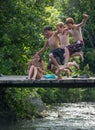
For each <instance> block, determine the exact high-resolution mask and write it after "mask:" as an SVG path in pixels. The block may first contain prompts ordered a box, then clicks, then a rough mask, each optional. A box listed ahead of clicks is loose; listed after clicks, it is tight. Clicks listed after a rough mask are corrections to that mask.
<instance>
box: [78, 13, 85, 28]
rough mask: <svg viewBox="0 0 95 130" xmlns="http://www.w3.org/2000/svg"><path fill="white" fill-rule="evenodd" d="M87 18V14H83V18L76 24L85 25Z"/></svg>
mask: <svg viewBox="0 0 95 130" xmlns="http://www.w3.org/2000/svg"><path fill="white" fill-rule="evenodd" d="M87 19H88V15H87V14H83V20H82V22H81V23H80V24H78V25H77V27H82V26H84V25H85V23H86V21H87Z"/></svg>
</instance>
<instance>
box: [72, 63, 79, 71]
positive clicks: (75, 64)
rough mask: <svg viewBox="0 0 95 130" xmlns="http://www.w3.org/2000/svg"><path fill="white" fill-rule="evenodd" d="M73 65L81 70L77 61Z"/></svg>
mask: <svg viewBox="0 0 95 130" xmlns="http://www.w3.org/2000/svg"><path fill="white" fill-rule="evenodd" d="M73 64H74V66H75V67H76V69H79V65H78V64H77V63H76V62H75V61H73Z"/></svg>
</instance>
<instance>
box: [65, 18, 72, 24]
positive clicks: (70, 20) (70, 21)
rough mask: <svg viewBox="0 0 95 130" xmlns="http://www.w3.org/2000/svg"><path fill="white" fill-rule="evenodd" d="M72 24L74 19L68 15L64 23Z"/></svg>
mask: <svg viewBox="0 0 95 130" xmlns="http://www.w3.org/2000/svg"><path fill="white" fill-rule="evenodd" d="M70 23H71V24H74V19H73V18H71V17H69V18H67V19H66V24H70Z"/></svg>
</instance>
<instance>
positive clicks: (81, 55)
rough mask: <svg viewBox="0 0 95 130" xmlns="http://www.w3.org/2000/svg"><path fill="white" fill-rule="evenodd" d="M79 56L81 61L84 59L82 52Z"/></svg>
mask: <svg viewBox="0 0 95 130" xmlns="http://www.w3.org/2000/svg"><path fill="white" fill-rule="evenodd" d="M80 58H81V61H82V62H83V61H84V57H83V52H81V53H80Z"/></svg>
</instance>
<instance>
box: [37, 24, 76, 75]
mask: <svg viewBox="0 0 95 130" xmlns="http://www.w3.org/2000/svg"><path fill="white" fill-rule="evenodd" d="M44 35H45V37H46V39H47V40H46V43H45V45H44V47H43V48H42V49H41V50H40V51H39V52H38V53H37V54H40V53H42V52H44V51H45V49H46V48H47V47H49V48H50V54H49V58H50V63H49V69H50V70H51V64H53V65H55V66H56V69H57V68H59V65H64V64H65V62H66V57H65V55H64V53H65V49H63V48H60V45H59V37H58V32H57V31H56V32H53V31H52V27H51V26H47V27H46V28H45V29H44ZM66 49H67V48H66ZM64 61H65V62H64ZM73 65H74V66H76V65H75V64H74V63H70V64H69V63H68V66H66V67H64V69H62V70H63V71H64V72H66V74H67V75H68V73H70V72H69V70H68V69H67V67H70V66H73ZM55 74H56V72H55ZM57 74H58V73H57Z"/></svg>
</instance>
